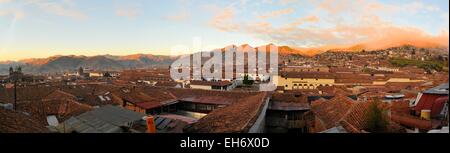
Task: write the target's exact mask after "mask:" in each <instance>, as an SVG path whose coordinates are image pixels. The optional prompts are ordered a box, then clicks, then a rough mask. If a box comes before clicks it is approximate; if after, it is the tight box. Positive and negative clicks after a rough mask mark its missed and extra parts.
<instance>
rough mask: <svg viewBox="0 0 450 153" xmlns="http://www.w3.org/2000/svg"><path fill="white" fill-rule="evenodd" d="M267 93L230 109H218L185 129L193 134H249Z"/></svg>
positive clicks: (246, 99)
mask: <svg viewBox="0 0 450 153" xmlns="http://www.w3.org/2000/svg"><path fill="white" fill-rule="evenodd" d="M266 98H267V94H266V93H259V94H257V95H254V96H249V97H247V98H243V99H241V101H239V102H236V103H234V104H232V105H229V106H228V107H224V108H220V109H216V110H214V111H212V112H211V113H210V114H208V115H207V116H205V117H203V118H202V119H200V120H199V121H198V122H196V123H194V124H192V125H191V126H190V127H188V128H186V129H185V132H192V133H241V132H248V130H249V129H250V128H251V126H253V124H254V122H255V121H256V119H257V118H258V116H259V114H260V113H261V111H263V110H262V108H263V106H264V104H265V99H266Z"/></svg>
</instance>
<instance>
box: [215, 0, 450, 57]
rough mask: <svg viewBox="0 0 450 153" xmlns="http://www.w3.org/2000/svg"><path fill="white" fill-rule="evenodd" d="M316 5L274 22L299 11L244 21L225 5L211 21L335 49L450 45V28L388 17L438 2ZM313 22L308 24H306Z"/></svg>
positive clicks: (328, 1) (347, 0) (331, 1)
mask: <svg viewBox="0 0 450 153" xmlns="http://www.w3.org/2000/svg"><path fill="white" fill-rule="evenodd" d="M266 2H267V3H271V2H272V1H266ZM311 4H312V5H315V6H316V7H315V8H316V9H315V10H314V11H313V12H312V13H311V14H306V15H304V16H303V17H298V18H297V19H293V20H290V21H288V22H284V23H282V24H279V23H278V24H274V23H272V22H270V21H268V19H269V18H277V17H280V16H281V15H285V14H291V13H294V11H293V10H291V9H289V8H286V9H282V10H278V11H273V12H270V13H267V14H265V15H264V16H259V19H263V21H261V20H252V19H247V20H244V21H243V20H236V19H235V17H236V16H238V15H236V14H234V13H235V12H232V11H231V10H226V9H224V10H223V11H222V12H219V13H217V14H216V16H214V17H213V18H212V19H211V20H210V23H213V24H210V25H211V26H213V27H214V28H217V29H219V30H222V31H229V32H238V33H246V34H249V35H253V36H256V37H258V38H261V39H265V40H268V41H270V42H274V43H280V44H287V45H292V46H294V47H298V48H303V49H306V48H314V49H319V48H323V49H333V48H336V47H338V48H346V47H352V46H356V45H357V46H359V48H358V49H361V48H363V49H372V50H373V49H382V48H385V47H392V46H397V45H404V44H412V45H417V46H419V47H435V46H447V47H448V40H449V39H448V30H443V32H441V33H439V34H434V35H433V34H430V33H428V32H426V31H424V30H423V29H420V28H418V27H416V26H414V25H411V26H405V25H396V24H394V23H392V22H391V21H389V20H386V18H385V14H383V13H387V14H400V13H420V12H439V11H441V10H440V9H439V8H438V7H435V6H433V5H428V4H424V3H422V2H411V3H407V4H403V5H393V4H382V3H380V2H377V1H364V0H360V1H353V0H339V1H338V0H324V1H321V2H313V3H311ZM380 12H381V13H380ZM443 16H446V15H445V14H444V15H443ZM444 18H445V17H444ZM447 18H448V13H447ZM447 21H448V20H447ZM307 23H308V25H305V24H307ZM324 25H327V26H324ZM447 25H448V23H447ZM447 29H448V28H447Z"/></svg>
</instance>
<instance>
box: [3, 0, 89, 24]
mask: <svg viewBox="0 0 450 153" xmlns="http://www.w3.org/2000/svg"><path fill="white" fill-rule="evenodd" d="M0 3H5V4H10V5H11V6H13V7H14V6H20V7H14V9H12V8H11V9H7V11H9V13H10V14H15V15H16V17H19V18H23V17H24V14H26V12H27V9H24V8H26V7H24V6H29V7H31V8H38V9H39V10H41V11H44V12H46V13H50V14H54V15H58V16H64V17H70V18H74V19H77V20H85V19H87V18H88V16H87V15H86V14H84V13H83V12H81V11H79V10H78V9H76V8H75V3H74V2H73V0H62V1H51V0H24V1H13V0H0ZM3 12H6V11H5V10H3ZM3 14H5V13H3Z"/></svg>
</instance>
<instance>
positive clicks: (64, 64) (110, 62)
mask: <svg viewBox="0 0 450 153" xmlns="http://www.w3.org/2000/svg"><path fill="white" fill-rule="evenodd" d="M176 58H177V57H174V56H163V55H151V54H133V55H126V56H114V55H98V56H75V55H69V56H61V55H58V56H52V57H48V58H35V59H24V60H19V61H5V62H0V74H7V73H8V71H9V67H11V66H12V67H17V66H21V67H22V71H24V72H26V73H33V74H38V73H61V72H66V71H74V70H76V69H77V68H79V67H84V68H90V69H94V70H108V71H117V70H123V69H134V68H150V67H155V66H168V65H170V64H171V63H172V62H173V61H174V60H175V59H176Z"/></svg>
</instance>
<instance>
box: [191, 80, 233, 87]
mask: <svg viewBox="0 0 450 153" xmlns="http://www.w3.org/2000/svg"><path fill="white" fill-rule="evenodd" d="M190 84H191V85H203V86H221V87H223V86H228V85H231V84H232V83H231V82H230V81H191V82H190Z"/></svg>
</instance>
